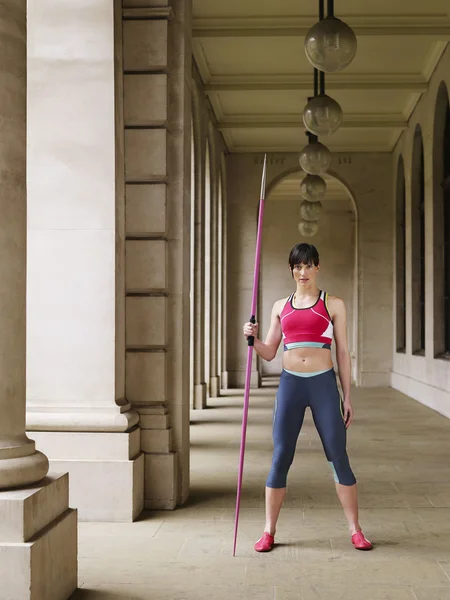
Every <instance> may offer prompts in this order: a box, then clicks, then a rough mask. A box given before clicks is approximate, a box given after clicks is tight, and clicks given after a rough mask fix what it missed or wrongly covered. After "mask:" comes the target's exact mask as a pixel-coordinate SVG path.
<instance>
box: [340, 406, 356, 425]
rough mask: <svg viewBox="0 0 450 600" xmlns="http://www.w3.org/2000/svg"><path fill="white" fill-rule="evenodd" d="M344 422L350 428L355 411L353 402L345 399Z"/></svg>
mask: <svg viewBox="0 0 450 600" xmlns="http://www.w3.org/2000/svg"><path fill="white" fill-rule="evenodd" d="M343 408H344V422H345V429H348V428H349V427H350V425H351V423H352V421H353V417H354V415H355V411H354V410H353V406H352V403H351V402H350V400H344V407H343Z"/></svg>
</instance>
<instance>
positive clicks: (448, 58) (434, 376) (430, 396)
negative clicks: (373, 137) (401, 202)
mask: <svg viewBox="0 0 450 600" xmlns="http://www.w3.org/2000/svg"><path fill="white" fill-rule="evenodd" d="M449 67H450V48H448V47H447V49H446V51H445V52H444V54H443V56H442V58H441V60H440V62H439V64H438V66H437V68H436V70H435V71H434V73H433V76H432V77H431V80H430V84H429V89H428V91H427V92H426V93H424V94H422V96H421V99H420V101H419V102H418V103H417V105H416V107H415V110H414V111H413V113H412V115H411V119H410V121H409V124H408V127H407V129H406V130H405V131H404V133H403V134H402V136H401V138H400V139H399V142H398V143H397V145H396V147H395V149H394V152H393V153H392V165H393V169H395V172H396V170H397V164H398V160H399V157H400V156H402V157H403V160H404V167H405V181H406V299H405V300H406V301H405V304H406V307H405V310H406V353H398V352H397V351H396V349H397V346H396V344H395V340H394V344H393V346H392V353H393V368H392V371H393V372H392V377H391V384H392V386H393V387H395V388H396V389H398V390H400V391H402V392H403V393H405V394H408V395H409V396H411V397H413V398H414V399H415V400H418V401H419V402H422V403H423V404H425V405H426V406H429V407H431V408H433V409H434V410H436V411H438V412H440V413H441V414H443V415H445V416H446V417H450V362H449V361H448V360H443V359H442V358H436V354H441V353H442V346H443V336H444V330H445V327H444V323H443V321H444V314H443V306H444V300H443V298H444V289H443V282H444V271H443V261H442V260H441V256H442V253H443V225H442V224H443V218H442V208H441V207H440V202H441V194H442V187H441V178H440V175H439V174H440V173H441V174H442V167H441V165H440V164H439V165H438V161H439V160H440V158H441V157H440V154H441V153H440V149H439V150H438V148H437V147H436V145H437V139H436V138H438V137H440V136H442V135H443V129H444V124H443V123H441V122H438V121H437V122H436V123H435V118H436V102H437V98H438V91H439V88H440V85H441V83H442V82H444V83H445V84H446V85H447V89H450V75H449V73H450V71H449ZM444 114H445V106H444ZM417 125H420V127H421V130H422V135H423V151H424V167H425V182H424V185H425V187H424V191H425V256H426V258H425V293H426V298H425V323H426V339H425V356H414V355H413V354H412V351H413V327H412V321H413V310H414V307H417V304H416V302H415V298H413V296H412V294H413V288H412V284H413V280H414V273H413V271H412V268H413V264H414V263H413V262H411V261H412V258H411V257H412V253H413V248H412V235H411V231H412V218H413V213H412V210H413V208H412V196H413V193H412V188H411V185H412V182H414V181H415V179H416V178H415V177H414V172H413V171H414V166H413V164H412V151H413V143H414V131H415V129H416V126H417ZM435 128H436V129H435ZM435 131H436V133H435ZM435 135H436V138H435ZM393 189H395V188H393ZM394 275H395V274H394ZM394 281H395V278H394ZM394 327H395V328H396V313H395V314H394Z"/></svg>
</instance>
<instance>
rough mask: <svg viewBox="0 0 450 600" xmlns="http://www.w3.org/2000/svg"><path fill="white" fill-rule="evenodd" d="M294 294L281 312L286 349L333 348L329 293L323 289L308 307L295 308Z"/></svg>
mask: <svg viewBox="0 0 450 600" xmlns="http://www.w3.org/2000/svg"><path fill="white" fill-rule="evenodd" d="M293 297H294V294H292V295H291V296H289V298H288V299H287V300H286V304H285V305H284V307H283V310H282V311H281V314H280V321H281V331H282V333H283V343H284V349H285V350H292V349H293V348H308V347H309V348H311V347H313V348H327V349H328V350H330V349H331V343H332V341H333V321H332V320H331V316H330V313H329V312H328V307H327V298H328V294H327V293H326V292H324V291H321V292H320V294H319V297H318V298H317V301H316V303H315V304H313V305H312V306H308V307H307V308H295V307H294V305H293Z"/></svg>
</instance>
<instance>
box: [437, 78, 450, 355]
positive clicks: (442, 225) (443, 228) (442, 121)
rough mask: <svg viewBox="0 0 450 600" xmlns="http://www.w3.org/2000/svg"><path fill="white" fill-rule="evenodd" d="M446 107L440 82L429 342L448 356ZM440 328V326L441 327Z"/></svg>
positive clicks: (449, 133) (449, 154)
mask: <svg viewBox="0 0 450 600" xmlns="http://www.w3.org/2000/svg"><path fill="white" fill-rule="evenodd" d="M448 177H450V107H449V94H448V89H447V85H446V84H445V82H444V81H442V82H441V84H440V86H439V89H438V92H437V96H436V105H435V114H434V127H433V292H434V293H433V298H434V299H433V305H434V306H433V308H434V311H433V312H434V319H433V340H434V356H442V355H443V354H449V353H450V298H449V293H450V272H449V271H450V191H449V190H448V186H445V185H444V182H445V181H446V179H447V178H448ZM443 325H444V326H443Z"/></svg>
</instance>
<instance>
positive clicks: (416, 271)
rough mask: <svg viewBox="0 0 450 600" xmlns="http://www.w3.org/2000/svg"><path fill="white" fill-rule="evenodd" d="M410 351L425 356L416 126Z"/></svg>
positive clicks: (420, 160)
mask: <svg viewBox="0 0 450 600" xmlns="http://www.w3.org/2000/svg"><path fill="white" fill-rule="evenodd" d="M411 301H412V312H411V319H412V352H413V354H418V355H424V354H425V164H424V153H423V137H422V129H421V128H420V125H416V128H415V130H414V139H413V150H412V159H411Z"/></svg>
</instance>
